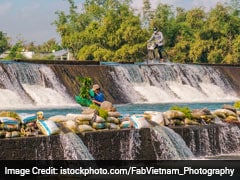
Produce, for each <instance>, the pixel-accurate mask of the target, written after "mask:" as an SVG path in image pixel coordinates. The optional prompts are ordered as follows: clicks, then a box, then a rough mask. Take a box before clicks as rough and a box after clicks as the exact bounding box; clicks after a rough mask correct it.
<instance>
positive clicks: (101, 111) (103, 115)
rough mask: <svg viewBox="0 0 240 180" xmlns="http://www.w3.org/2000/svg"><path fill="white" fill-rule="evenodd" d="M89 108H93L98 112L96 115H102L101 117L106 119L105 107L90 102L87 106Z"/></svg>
mask: <svg viewBox="0 0 240 180" xmlns="http://www.w3.org/2000/svg"><path fill="white" fill-rule="evenodd" d="M89 108H91V109H95V110H97V112H98V115H99V116H100V117H102V118H103V119H105V120H107V117H108V112H107V111H106V110H105V109H102V108H101V107H99V106H97V105H96V104H91V105H90V106H89Z"/></svg>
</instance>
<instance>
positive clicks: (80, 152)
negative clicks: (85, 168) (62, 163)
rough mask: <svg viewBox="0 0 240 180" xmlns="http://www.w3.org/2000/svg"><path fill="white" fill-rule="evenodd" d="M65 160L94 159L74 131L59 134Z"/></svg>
mask: <svg viewBox="0 0 240 180" xmlns="http://www.w3.org/2000/svg"><path fill="white" fill-rule="evenodd" d="M60 138H61V143H62V148H63V152H64V159H65V160H94V158H93V156H92V155H91V154H90V152H89V151H88V148H87V147H86V146H85V145H84V143H83V141H82V140H81V138H80V137H78V136H77V135H76V134H74V133H67V134H61V136H60Z"/></svg>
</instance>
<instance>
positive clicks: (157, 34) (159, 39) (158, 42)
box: [148, 27, 164, 62]
mask: <svg viewBox="0 0 240 180" xmlns="http://www.w3.org/2000/svg"><path fill="white" fill-rule="evenodd" d="M153 31H154V32H153V34H152V36H151V38H150V39H149V40H148V42H151V41H152V40H155V48H154V49H156V48H157V49H158V54H159V56H160V62H163V60H164V59H163V55H162V49H163V34H162V32H161V31H158V29H157V28H156V27H154V29H153Z"/></svg>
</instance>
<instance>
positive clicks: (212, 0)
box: [0, 0, 226, 44]
mask: <svg viewBox="0 0 240 180" xmlns="http://www.w3.org/2000/svg"><path fill="white" fill-rule="evenodd" d="M83 1H84V0H75V2H76V5H78V6H79V7H80V6H81V3H82V2H83ZM225 1H226V0H150V2H151V4H152V7H154V6H157V4H158V3H160V2H161V3H166V4H169V5H173V6H175V7H183V8H185V9H187V10H188V9H191V8H193V7H199V6H203V7H205V9H206V10H209V9H211V8H212V7H214V6H215V5H216V3H218V2H222V3H223V2H225ZM133 6H134V8H141V7H142V0H133ZM68 8H69V5H68V2H67V0H0V31H2V32H4V33H7V36H8V37H11V38H12V41H11V43H14V42H16V41H17V40H18V39H21V40H24V41H25V42H26V43H29V42H34V43H35V44H42V43H44V42H46V41H48V40H49V39H51V38H54V39H56V40H57V41H58V42H60V37H59V35H58V33H57V32H56V27H55V26H54V25H52V23H53V22H54V20H56V19H57V15H56V14H55V12H56V11H65V12H67V10H68Z"/></svg>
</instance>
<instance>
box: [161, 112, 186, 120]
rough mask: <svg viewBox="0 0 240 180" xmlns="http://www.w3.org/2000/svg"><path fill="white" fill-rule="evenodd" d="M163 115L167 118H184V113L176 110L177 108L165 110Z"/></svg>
mask: <svg viewBox="0 0 240 180" xmlns="http://www.w3.org/2000/svg"><path fill="white" fill-rule="evenodd" d="M163 115H164V116H165V118H167V119H184V118H185V114H184V113H183V112H181V111H177V110H169V111H166V112H164V113H163Z"/></svg>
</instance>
